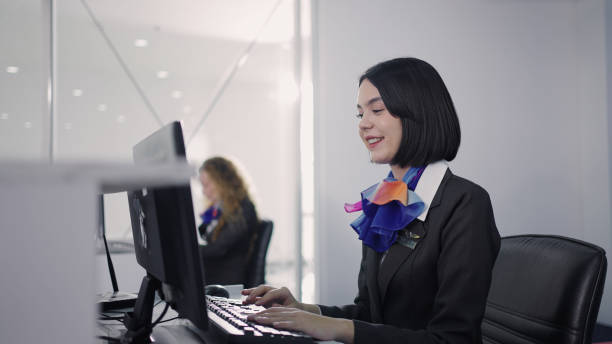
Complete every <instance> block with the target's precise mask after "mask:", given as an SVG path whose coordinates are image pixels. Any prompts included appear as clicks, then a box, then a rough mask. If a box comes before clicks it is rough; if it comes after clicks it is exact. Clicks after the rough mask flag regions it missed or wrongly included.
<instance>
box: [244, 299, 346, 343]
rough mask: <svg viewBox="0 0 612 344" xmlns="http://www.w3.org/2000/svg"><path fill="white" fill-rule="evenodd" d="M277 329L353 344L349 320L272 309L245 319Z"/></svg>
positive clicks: (297, 311)
mask: <svg viewBox="0 0 612 344" xmlns="http://www.w3.org/2000/svg"><path fill="white" fill-rule="evenodd" d="M247 319H248V320H249V321H255V322H258V323H260V324H264V325H269V326H274V327H275V328H277V329H282V330H293V331H301V332H303V333H305V334H307V335H309V336H312V337H314V338H317V339H319V340H335V341H340V342H343V343H353V340H354V332H355V327H354V325H353V322H352V321H351V320H347V319H340V318H330V317H326V316H322V315H318V314H313V313H310V312H306V311H302V310H299V309H295V308H286V307H272V308H268V309H266V310H265V311H262V312H259V313H256V314H251V315H249V316H248V318H247Z"/></svg>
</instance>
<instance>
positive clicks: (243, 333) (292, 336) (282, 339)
mask: <svg viewBox="0 0 612 344" xmlns="http://www.w3.org/2000/svg"><path fill="white" fill-rule="evenodd" d="M206 305H207V307H208V322H209V324H210V325H211V329H212V330H215V331H216V332H218V333H219V334H220V335H221V337H223V338H224V339H225V340H226V341H227V342H228V343H295V344H301V343H311V344H312V343H315V340H314V339H313V338H312V337H310V336H308V335H306V334H304V333H301V332H296V331H284V330H278V329H275V328H274V327H271V326H266V325H261V324H258V323H256V322H251V321H247V316H248V315H249V314H253V313H257V312H260V311H262V310H264V309H265V308H264V307H262V306H256V305H243V304H242V301H241V300H238V299H226V298H224V297H216V296H210V295H207V296H206Z"/></svg>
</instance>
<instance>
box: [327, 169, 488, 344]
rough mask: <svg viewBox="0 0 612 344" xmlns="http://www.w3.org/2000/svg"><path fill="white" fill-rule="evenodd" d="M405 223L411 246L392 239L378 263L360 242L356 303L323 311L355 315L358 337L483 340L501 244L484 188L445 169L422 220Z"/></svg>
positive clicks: (400, 340)
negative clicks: (416, 237)
mask: <svg viewBox="0 0 612 344" xmlns="http://www.w3.org/2000/svg"><path fill="white" fill-rule="evenodd" d="M404 230H405V231H409V232H412V233H414V234H417V235H420V236H421V239H419V240H417V241H416V242H417V244H416V247H415V248H414V249H411V248H410V247H407V246H403V245H400V244H399V243H397V242H396V243H395V244H394V245H393V246H392V247H391V248H389V250H388V251H387V254H386V256H385V258H384V260H383V261H382V263H381V262H380V259H381V256H382V254H379V253H377V252H376V251H374V250H372V249H371V248H369V247H367V246H365V245H364V246H363V256H362V261H361V269H360V272H359V278H358V287H359V293H358V295H357V297H356V298H355V304H352V305H347V306H344V307H327V306H320V307H321V312H322V313H323V315H327V316H333V317H342V318H348V319H354V325H355V343H377V344H382V343H453V344H460V343H482V338H481V333H480V326H481V322H482V317H483V314H484V310H485V304H486V299H487V294H488V291H489V285H490V282H491V270H492V268H493V264H494V262H495V258H496V257H497V253H498V252H499V245H500V238H499V233H498V231H497V228H496V226H495V220H494V218H493V209H492V207H491V201H490V199H489V195H488V194H487V192H486V191H485V190H484V189H483V188H481V187H480V186H478V185H476V184H474V183H472V182H470V181H468V180H466V179H463V178H460V177H458V176H455V175H453V174H452V173H451V172H450V170H446V174H445V175H444V178H443V179H442V182H441V183H440V186H439V187H438V190H437V192H436V194H435V196H434V198H433V200H432V202H431V204H430V208H429V213H428V214H427V218H426V219H425V222H422V221H420V220H418V219H415V220H414V221H413V222H412V223H410V224H409V225H408V226H407V227H406V229H404Z"/></svg>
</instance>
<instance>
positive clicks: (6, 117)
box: [0, 112, 8, 119]
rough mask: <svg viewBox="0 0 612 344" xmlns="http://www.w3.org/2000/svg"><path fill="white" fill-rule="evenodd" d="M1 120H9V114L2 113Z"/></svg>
mask: <svg viewBox="0 0 612 344" xmlns="http://www.w3.org/2000/svg"><path fill="white" fill-rule="evenodd" d="M0 119H8V113H6V112H3V113H0Z"/></svg>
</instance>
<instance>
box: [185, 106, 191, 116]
mask: <svg viewBox="0 0 612 344" xmlns="http://www.w3.org/2000/svg"><path fill="white" fill-rule="evenodd" d="M183 113H184V114H190V113H191V106H189V105H187V106H183Z"/></svg>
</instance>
